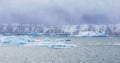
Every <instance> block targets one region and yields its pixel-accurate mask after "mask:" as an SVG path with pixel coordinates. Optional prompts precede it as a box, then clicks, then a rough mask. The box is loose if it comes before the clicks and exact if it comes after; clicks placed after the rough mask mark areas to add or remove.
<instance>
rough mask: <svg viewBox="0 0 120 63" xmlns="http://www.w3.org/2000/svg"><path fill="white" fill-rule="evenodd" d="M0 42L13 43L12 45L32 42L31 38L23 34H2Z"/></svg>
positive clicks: (4, 43)
mask: <svg viewBox="0 0 120 63" xmlns="http://www.w3.org/2000/svg"><path fill="white" fill-rule="evenodd" d="M0 40H1V43H2V44H3V45H14V46H21V45H25V44H28V43H30V42H34V40H33V39H30V38H29V37H25V36H2V39H0Z"/></svg>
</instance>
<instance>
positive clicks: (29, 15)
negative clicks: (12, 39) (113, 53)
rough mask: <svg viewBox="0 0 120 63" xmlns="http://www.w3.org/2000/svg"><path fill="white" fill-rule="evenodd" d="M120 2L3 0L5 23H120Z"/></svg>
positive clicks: (0, 7)
mask: <svg viewBox="0 0 120 63" xmlns="http://www.w3.org/2000/svg"><path fill="white" fill-rule="evenodd" d="M119 3H120V1H119V0H9V1H7V0H1V1H0V23H4V24H12V23H17V24H29V23H30V24H113V23H114V24H118V23H120V12H119V11H120V5H119Z"/></svg>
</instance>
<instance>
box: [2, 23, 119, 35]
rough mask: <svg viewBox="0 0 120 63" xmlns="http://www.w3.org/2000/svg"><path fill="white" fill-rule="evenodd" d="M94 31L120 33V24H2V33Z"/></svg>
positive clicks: (109, 33) (76, 32)
mask: <svg viewBox="0 0 120 63" xmlns="http://www.w3.org/2000/svg"><path fill="white" fill-rule="evenodd" d="M82 32H83V33H85V32H87V33H88V32H93V33H97V34H98V33H104V34H108V35H120V24H109V25H92V24H90V25H88V24H81V25H64V26H50V25H36V24H1V25H0V34H33V33H50V34H56V33H58V34H65V33H66V34H70V35H79V34H80V33H82Z"/></svg>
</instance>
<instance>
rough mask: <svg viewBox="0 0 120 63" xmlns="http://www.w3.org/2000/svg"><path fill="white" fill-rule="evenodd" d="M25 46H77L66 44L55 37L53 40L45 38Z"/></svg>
mask: <svg viewBox="0 0 120 63" xmlns="http://www.w3.org/2000/svg"><path fill="white" fill-rule="evenodd" d="M25 46H28V47H29V46H35V47H45V48H72V47H77V46H76V45H74V44H66V43H65V40H64V39H56V40H55V41H53V40H51V39H50V38H45V39H44V40H43V41H42V40H41V41H38V42H32V43H29V44H26V45H25Z"/></svg>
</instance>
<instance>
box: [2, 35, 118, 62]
mask: <svg viewBox="0 0 120 63" xmlns="http://www.w3.org/2000/svg"><path fill="white" fill-rule="evenodd" d="M44 38H45V37H34V39H37V40H42V39H44ZM49 38H51V39H52V40H55V39H58V37H49ZM59 38H63V39H70V40H71V41H70V42H68V44H75V45H77V46H79V47H75V48H64V49H63V48H62V49H54V48H39V47H22V46H21V47H16V46H14V47H12V46H1V47H0V62H2V63H119V62H120V53H119V52H120V45H119V43H120V37H77V38H75V37H59Z"/></svg>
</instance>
